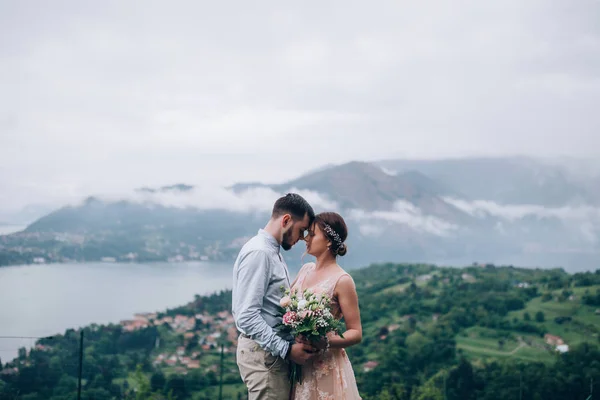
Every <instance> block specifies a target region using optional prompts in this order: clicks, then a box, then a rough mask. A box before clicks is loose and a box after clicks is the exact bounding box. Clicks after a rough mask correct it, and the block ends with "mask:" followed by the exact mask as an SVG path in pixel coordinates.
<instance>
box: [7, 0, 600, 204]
mask: <svg viewBox="0 0 600 400" xmlns="http://www.w3.org/2000/svg"><path fill="white" fill-rule="evenodd" d="M299 3H302V4H299ZM598 21H600V1H598V0H581V1H576V2H573V1H554V0H528V1H523V0H506V1H501V2H500V1H499V2H482V1H465V0H449V1H429V2H415V1H385V2H382V1H380V2H369V3H368V4H367V3H365V2H355V1H343V2H341V1H333V2H327V4H323V2H314V1H313V2H311V1H308V2H294V3H292V2H242V1H236V2H233V1H232V2H227V1H225V2H194V1H169V2H165V1H153V0H145V1H128V2H123V1H104V2H80V1H76V0H73V1H54V2H51V3H50V2H45V1H41V0H40V1H21V0H3V1H1V2H0V88H1V90H0V210H11V209H18V208H20V207H23V206H25V205H27V204H32V203H52V202H56V203H60V202H64V201H68V200H72V199H78V198H81V197H83V196H87V195H92V194H98V193H113V192H115V193H116V192H119V191H123V190H130V189H131V188H135V187H140V186H156V185H163V184H173V183H178V182H185V183H190V184H197V183H200V182H204V183H206V184H211V185H228V184H232V183H234V182H240V181H263V182H266V183H274V182H282V181H285V180H288V179H291V178H294V177H296V176H298V175H300V174H302V173H303V172H305V171H307V170H310V169H313V168H316V167H319V166H321V165H323V164H328V163H342V162H346V161H351V160H367V161H369V160H378V159H384V158H440V157H462V156H473V155H477V156H481V155H485V156H500V155H514V154H520V155H531V156H540V157H555V156H573V157H595V156H600V135H599V133H600V113H599V112H598V104H600V24H598Z"/></svg>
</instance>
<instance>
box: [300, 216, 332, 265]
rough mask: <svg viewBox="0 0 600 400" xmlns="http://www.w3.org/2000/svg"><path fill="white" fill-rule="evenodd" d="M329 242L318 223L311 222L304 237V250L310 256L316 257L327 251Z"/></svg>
mask: <svg viewBox="0 0 600 400" xmlns="http://www.w3.org/2000/svg"><path fill="white" fill-rule="evenodd" d="M329 244H330V243H329V239H327V237H326V236H325V234H324V233H323V231H322V230H321V228H320V227H319V225H317V224H313V225H312V227H311V228H310V229H309V233H308V236H307V237H306V252H307V253H308V254H310V255H311V256H315V257H318V256H320V255H321V254H323V253H324V252H326V251H329V247H328V246H329Z"/></svg>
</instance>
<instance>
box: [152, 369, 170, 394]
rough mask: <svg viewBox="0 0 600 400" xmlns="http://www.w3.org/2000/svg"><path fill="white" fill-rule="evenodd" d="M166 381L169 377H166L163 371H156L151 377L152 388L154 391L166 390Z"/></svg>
mask: <svg viewBox="0 0 600 400" xmlns="http://www.w3.org/2000/svg"><path fill="white" fill-rule="evenodd" d="M166 383H167V378H165V375H164V374H163V373H162V372H161V371H158V372H155V373H153V374H152V377H151V378H150V389H151V390H152V391H153V392H160V391H162V390H164V388H165V384H166Z"/></svg>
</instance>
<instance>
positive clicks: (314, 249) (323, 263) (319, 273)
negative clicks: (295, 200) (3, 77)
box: [291, 212, 362, 400]
mask: <svg viewBox="0 0 600 400" xmlns="http://www.w3.org/2000/svg"><path fill="white" fill-rule="evenodd" d="M347 236H348V228H347V227H346V223H345V222H344V219H343V218H342V217H341V216H340V215H339V214H337V213H334V212H326V213H321V214H318V215H316V217H315V221H314V223H313V225H312V226H311V227H310V229H309V232H308V235H307V236H306V238H305V240H306V252H307V253H308V254H310V255H312V256H314V257H315V258H316V262H315V263H307V264H305V265H303V266H302V269H300V272H299V273H298V276H297V277H296V280H295V281H294V282H293V283H292V286H291V290H292V291H294V290H298V291H299V293H303V292H304V290H306V289H310V290H311V291H312V292H314V293H325V294H327V295H328V296H329V297H330V298H331V299H332V314H333V315H334V316H335V317H336V318H338V319H341V318H342V317H343V318H344V322H345V323H346V328H347V330H346V331H345V332H344V334H343V336H344V338H343V339H342V338H341V337H340V336H338V335H329V337H328V340H327V341H326V342H324V343H321V344H319V346H318V347H319V348H320V350H321V351H320V352H319V354H318V355H316V356H315V357H313V358H311V359H310V360H309V361H308V362H307V363H306V364H304V365H303V366H302V383H299V384H297V385H296V386H295V387H294V388H293V390H292V398H293V399H295V400H313V399H314V400H341V399H348V400H354V399H360V395H359V393H358V388H357V386H356V379H355V377H354V371H353V370H352V365H351V364H350V360H349V359H348V356H347V355H346V351H345V350H344V349H345V348H346V347H349V346H353V345H355V344H358V343H360V342H361V340H362V327H361V323H360V312H359V308H358V296H357V294H356V287H355V285H354V281H353V280H352V278H351V277H350V275H348V274H347V273H346V271H344V270H343V269H342V268H341V267H340V266H339V265H338V264H337V257H338V256H343V255H344V254H346V251H347V248H346V244H345V243H344V241H345V240H346V237H347ZM298 341H300V342H302V341H303V340H302V339H298Z"/></svg>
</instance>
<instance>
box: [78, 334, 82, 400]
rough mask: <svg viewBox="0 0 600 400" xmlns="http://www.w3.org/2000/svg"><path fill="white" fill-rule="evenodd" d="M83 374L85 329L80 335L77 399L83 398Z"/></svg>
mask: <svg viewBox="0 0 600 400" xmlns="http://www.w3.org/2000/svg"><path fill="white" fill-rule="evenodd" d="M82 374H83V329H82V330H81V332H80V336H79V376H78V382H77V400H81V375H82Z"/></svg>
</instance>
